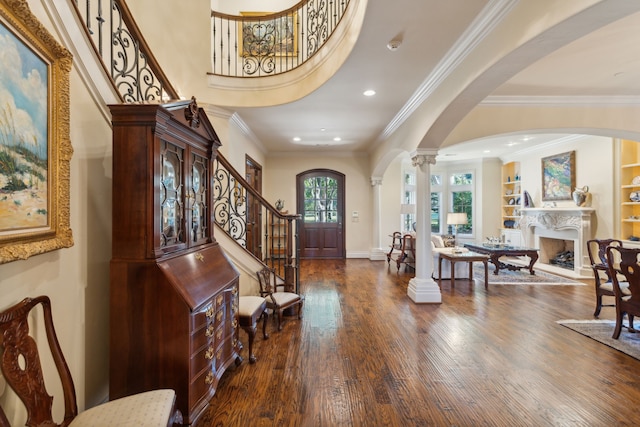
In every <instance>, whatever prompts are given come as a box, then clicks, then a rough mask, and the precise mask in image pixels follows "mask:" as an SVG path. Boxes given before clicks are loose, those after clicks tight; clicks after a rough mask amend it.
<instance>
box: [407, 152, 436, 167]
mask: <svg viewBox="0 0 640 427" xmlns="http://www.w3.org/2000/svg"><path fill="white" fill-rule="evenodd" d="M437 154H438V150H416V151H414V152H413V153H411V164H412V165H413V166H414V167H419V166H422V165H424V164H425V163H426V164H430V165H435V164H436V155H437Z"/></svg>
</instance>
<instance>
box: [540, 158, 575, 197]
mask: <svg viewBox="0 0 640 427" xmlns="http://www.w3.org/2000/svg"><path fill="white" fill-rule="evenodd" d="M575 164H576V152H575V151H567V152H566V153H560V154H556V155H554V156H548V157H543V158H542V200H543V201H548V200H571V193H572V192H573V189H574V188H575V186H576V165H575Z"/></svg>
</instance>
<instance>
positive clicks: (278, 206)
mask: <svg viewBox="0 0 640 427" xmlns="http://www.w3.org/2000/svg"><path fill="white" fill-rule="evenodd" d="M283 208H284V200H282V199H278V200H276V209H278V210H279V211H281V210H282V209H283Z"/></svg>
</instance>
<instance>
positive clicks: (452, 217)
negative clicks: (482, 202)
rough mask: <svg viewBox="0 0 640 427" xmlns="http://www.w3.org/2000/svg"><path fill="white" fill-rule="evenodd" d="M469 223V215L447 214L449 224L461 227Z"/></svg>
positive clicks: (462, 213) (461, 213)
mask: <svg viewBox="0 0 640 427" xmlns="http://www.w3.org/2000/svg"><path fill="white" fill-rule="evenodd" d="M466 223H467V214H466V213H464V212H460V213H458V212H449V213H448V214H447V224H449V225H461V224H466Z"/></svg>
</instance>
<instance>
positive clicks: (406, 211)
mask: <svg viewBox="0 0 640 427" xmlns="http://www.w3.org/2000/svg"><path fill="white" fill-rule="evenodd" d="M415 213H416V205H415V204H410V203H407V204H401V205H400V214H401V215H404V224H405V227H404V228H405V231H411V230H410V228H411V223H410V220H409V218H407V215H415ZM414 231H415V230H414Z"/></svg>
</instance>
